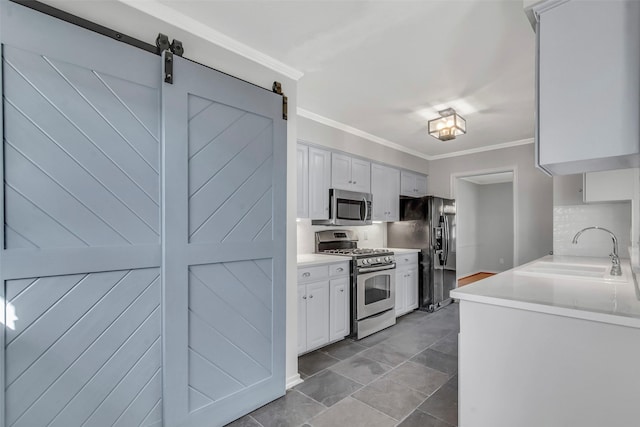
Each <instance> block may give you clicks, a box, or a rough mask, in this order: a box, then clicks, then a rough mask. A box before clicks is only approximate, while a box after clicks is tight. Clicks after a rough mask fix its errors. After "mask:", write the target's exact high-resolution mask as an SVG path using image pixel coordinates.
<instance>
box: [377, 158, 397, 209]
mask: <svg viewBox="0 0 640 427" xmlns="http://www.w3.org/2000/svg"><path fill="white" fill-rule="evenodd" d="M371 193H372V194H373V202H372V205H373V212H372V214H371V219H372V220H374V221H398V220H399V219H400V171H399V170H398V169H394V168H390V167H387V166H382V165H377V164H372V165H371Z"/></svg>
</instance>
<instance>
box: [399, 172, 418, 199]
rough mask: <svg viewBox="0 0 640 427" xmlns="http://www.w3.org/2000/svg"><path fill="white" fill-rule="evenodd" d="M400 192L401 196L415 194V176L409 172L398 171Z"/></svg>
mask: <svg viewBox="0 0 640 427" xmlns="http://www.w3.org/2000/svg"><path fill="white" fill-rule="evenodd" d="M400 194H401V195H403V196H415V195H416V176H415V174H412V173H411V172H406V171H402V172H401V173H400Z"/></svg>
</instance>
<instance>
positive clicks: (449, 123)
mask: <svg viewBox="0 0 640 427" xmlns="http://www.w3.org/2000/svg"><path fill="white" fill-rule="evenodd" d="M447 127H448V128H452V127H453V120H448V121H447Z"/></svg>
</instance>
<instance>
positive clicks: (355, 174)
mask: <svg viewBox="0 0 640 427" xmlns="http://www.w3.org/2000/svg"><path fill="white" fill-rule="evenodd" d="M351 181H352V182H351V184H352V187H351V188H352V190H353V191H359V192H362V193H370V192H371V163H369V162H367V161H364V160H360V159H351Z"/></svg>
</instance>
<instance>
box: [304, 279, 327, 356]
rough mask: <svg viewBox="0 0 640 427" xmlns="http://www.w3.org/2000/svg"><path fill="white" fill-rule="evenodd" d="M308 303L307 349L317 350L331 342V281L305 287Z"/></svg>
mask: <svg viewBox="0 0 640 427" xmlns="http://www.w3.org/2000/svg"><path fill="white" fill-rule="evenodd" d="M305 288H306V292H305V295H304V296H303V299H304V298H305V297H306V301H307V347H308V348H310V349H311V348H316V347H320V346H321V345H322V344H324V343H327V342H329V281H328V280H325V281H323V282H317V283H310V284H308V285H306V286H305Z"/></svg>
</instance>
